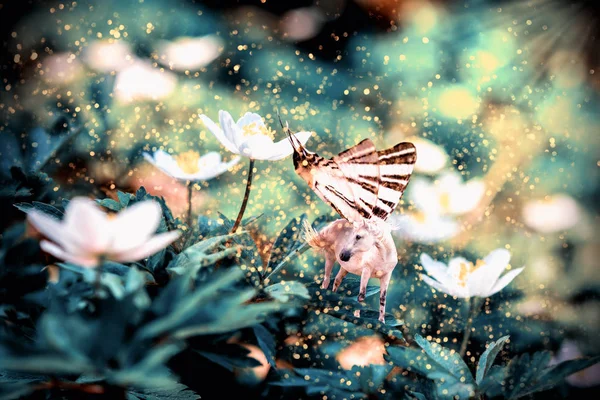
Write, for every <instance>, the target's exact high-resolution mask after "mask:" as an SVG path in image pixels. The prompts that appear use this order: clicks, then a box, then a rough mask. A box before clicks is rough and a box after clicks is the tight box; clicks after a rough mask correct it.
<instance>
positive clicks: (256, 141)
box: [240, 134, 274, 160]
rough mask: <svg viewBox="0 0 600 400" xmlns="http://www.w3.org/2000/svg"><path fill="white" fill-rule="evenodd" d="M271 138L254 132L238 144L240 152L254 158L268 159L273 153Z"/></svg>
mask: <svg viewBox="0 0 600 400" xmlns="http://www.w3.org/2000/svg"><path fill="white" fill-rule="evenodd" d="M273 151H274V148H273V139H271V138H270V137H268V136H267V135H261V134H256V135H252V136H249V137H247V138H245V140H244V142H243V143H242V145H241V146H240V154H241V155H243V156H246V157H250V158H253V159H255V160H269V159H270V158H271V157H273V155H274V153H273Z"/></svg>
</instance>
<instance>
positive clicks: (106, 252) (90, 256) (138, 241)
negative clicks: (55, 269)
mask: <svg viewBox="0 0 600 400" xmlns="http://www.w3.org/2000/svg"><path fill="white" fill-rule="evenodd" d="M161 215H162V210H161V207H160V205H159V204H158V203H157V202H155V201H143V202H140V203H137V204H134V205H132V206H131V207H128V208H126V209H125V210H123V211H121V212H119V213H118V214H116V215H114V217H113V215H110V216H109V215H107V214H106V213H105V212H104V211H102V210H101V209H100V207H99V206H98V205H97V204H96V203H95V202H94V201H92V200H90V199H88V198H86V197H76V198H74V199H72V200H71V201H70V202H69V204H68V206H67V209H66V210H65V215H64V218H63V220H62V221H59V220H58V219H56V218H53V217H51V216H49V215H46V214H44V213H42V212H40V211H37V210H31V211H29V212H28V213H27V220H28V221H29V222H30V223H31V224H32V225H33V226H34V227H35V228H36V229H37V230H38V231H39V232H40V233H41V234H42V235H44V236H45V237H46V238H47V239H48V240H42V241H41V243H40V247H41V248H42V250H43V251H45V252H47V253H49V254H52V255H53V256H55V257H56V258H59V259H61V260H64V261H68V262H71V263H74V264H78V265H80V266H82V267H90V268H91V267H96V266H98V265H99V264H100V263H101V262H102V260H112V261H117V262H133V261H137V260H141V259H144V258H146V257H148V256H150V255H152V254H154V253H156V252H157V251H159V250H161V249H164V248H165V247H167V246H168V245H169V244H171V243H172V242H173V241H175V240H176V239H177V238H178V237H179V236H180V234H181V233H180V232H179V231H171V232H165V233H160V234H156V229H157V228H158V225H159V223H160V219H161Z"/></svg>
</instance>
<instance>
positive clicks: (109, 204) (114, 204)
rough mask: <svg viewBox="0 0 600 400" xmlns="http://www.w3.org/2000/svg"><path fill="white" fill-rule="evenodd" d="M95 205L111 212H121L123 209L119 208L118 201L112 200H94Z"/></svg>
mask: <svg viewBox="0 0 600 400" xmlns="http://www.w3.org/2000/svg"><path fill="white" fill-rule="evenodd" d="M96 203H98V204H99V205H100V206H102V207H104V208H107V209H109V210H111V211H121V209H122V208H123V207H122V206H121V203H119V202H118V201H116V200H113V199H102V200H96Z"/></svg>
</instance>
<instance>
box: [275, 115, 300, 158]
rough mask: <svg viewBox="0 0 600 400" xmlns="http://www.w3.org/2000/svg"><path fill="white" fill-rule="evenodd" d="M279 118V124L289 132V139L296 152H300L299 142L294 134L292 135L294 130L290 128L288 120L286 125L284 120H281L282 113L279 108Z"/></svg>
mask: <svg viewBox="0 0 600 400" xmlns="http://www.w3.org/2000/svg"><path fill="white" fill-rule="evenodd" d="M277 119H279V125H281V129H283V130H284V131H285V132H286V133H287V135H288V140H289V141H290V144H291V145H292V148H293V149H294V151H295V152H298V147H297V144H296V142H295V141H294V139H295V137H294V135H292V131H291V130H290V126H289V125H288V123H287V121H286V123H285V125H283V121H282V120H281V115H280V114H279V109H278V110H277Z"/></svg>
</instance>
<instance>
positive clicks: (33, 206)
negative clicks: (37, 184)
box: [14, 201, 63, 220]
mask: <svg viewBox="0 0 600 400" xmlns="http://www.w3.org/2000/svg"><path fill="white" fill-rule="evenodd" d="M14 206H15V207H17V208H18V209H19V210H21V211H23V212H24V213H27V212H29V211H31V210H36V211H40V212H43V213H44V214H47V215H49V216H51V217H54V218H56V219H58V220H60V219H62V216H63V212H62V211H61V210H59V209H58V208H56V207H54V206H51V205H50V204H45V203H40V202H39V201H34V202H31V203H17V204H15V205H14Z"/></svg>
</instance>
